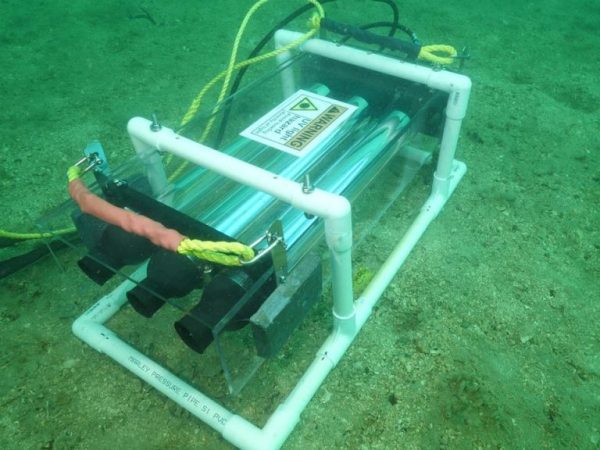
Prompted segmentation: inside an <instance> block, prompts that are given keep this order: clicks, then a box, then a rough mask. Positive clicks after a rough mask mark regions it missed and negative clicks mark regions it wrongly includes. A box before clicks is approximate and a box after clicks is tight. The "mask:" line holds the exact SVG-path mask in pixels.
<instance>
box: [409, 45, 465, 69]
mask: <svg viewBox="0 0 600 450" xmlns="http://www.w3.org/2000/svg"><path fill="white" fill-rule="evenodd" d="M436 53H441V54H442V55H446V56H440V55H436ZM456 55H457V52H456V49H455V48H454V47H452V46H451V45H441V44H438V45H424V46H423V47H421V51H420V52H419V56H418V58H419V59H422V60H424V61H429V62H431V63H434V64H441V65H444V66H446V65H449V64H452V63H453V62H454V61H455V59H454V58H455V56H456Z"/></svg>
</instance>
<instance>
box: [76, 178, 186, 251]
mask: <svg viewBox="0 0 600 450" xmlns="http://www.w3.org/2000/svg"><path fill="white" fill-rule="evenodd" d="M69 194H71V198H72V199H73V200H75V202H76V203H77V204H78V205H79V208H80V209H81V211H82V212H84V213H87V214H90V215H92V216H94V217H97V218H98V219H100V220H103V221H105V222H107V223H110V224H112V225H115V226H117V227H120V228H122V229H123V230H125V231H129V232H130V233H134V234H137V235H138V236H143V237H145V238H147V239H148V240H150V242H152V243H153V244H155V245H158V246H159V247H162V248H166V249H167V250H171V251H174V252H176V251H177V247H178V246H179V243H180V242H181V241H182V240H183V239H185V236H183V235H182V234H180V233H179V232H178V231H176V230H173V229H171V228H167V227H165V226H164V225H163V224H161V223H159V222H156V221H154V220H152V219H149V218H148V217H145V216H142V215H140V214H137V213H134V212H132V211H128V210H126V209H123V208H119V207H118V206H115V205H113V204H111V203H109V202H107V201H106V200H104V199H102V198H100V197H98V196H97V195H96V194H94V193H92V192H91V191H90V190H89V189H88V188H87V187H86V185H85V184H84V183H83V181H81V180H80V179H79V178H78V179H75V180H73V181H71V182H70V183H69Z"/></svg>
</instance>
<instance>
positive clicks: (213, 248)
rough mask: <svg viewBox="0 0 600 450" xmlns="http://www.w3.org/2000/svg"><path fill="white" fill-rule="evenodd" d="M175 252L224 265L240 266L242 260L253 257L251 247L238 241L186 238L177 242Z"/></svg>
mask: <svg viewBox="0 0 600 450" xmlns="http://www.w3.org/2000/svg"><path fill="white" fill-rule="evenodd" d="M177 253H181V254H182V255H190V256H193V257H195V258H198V259H203V260H205V261H209V262H213V263H217V264H221V265H224V266H241V265H242V262H243V261H250V260H251V259H252V258H254V250H253V249H252V247H249V246H247V245H244V244H242V243H240V242H222V241H217V242H210V241H199V240H197V239H187V238H186V239H184V240H182V241H181V242H180V243H179V247H177Z"/></svg>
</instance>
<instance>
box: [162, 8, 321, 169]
mask: <svg viewBox="0 0 600 450" xmlns="http://www.w3.org/2000/svg"><path fill="white" fill-rule="evenodd" d="M267 1H268V0H262V1H259V2H257V3H256V4H255V5H254V7H253V8H251V10H250V11H248V14H246V17H245V18H244V22H242V26H241V27H240V30H242V27H245V26H246V24H247V21H246V19H247V18H248V19H249V17H250V15H251V14H250V13H251V12H252V13H254V11H256V9H258V7H260V6H262V5H263V4H264V3H266V2H267ZM308 3H311V4H313V5H314V6H315V8H316V9H317V14H315V15H313V16H312V17H311V19H310V22H309V24H310V27H311V30H309V31H307V32H306V33H304V34H303V35H302V36H300V37H299V38H298V39H296V40H294V41H292V42H290V43H289V44H287V45H284V46H283V47H280V48H278V49H275V50H271V51H270V52H267V53H264V54H262V55H258V56H255V57H254V58H250V59H246V60H244V61H240V62H238V63H235V56H233V54H234V53H236V54H237V46H239V40H238V37H239V38H241V34H240V33H239V32H238V35H237V36H236V42H235V43H234V48H233V51H232V56H233V57H232V58H230V66H229V67H228V68H227V69H225V70H224V71H223V72H221V73H219V74H217V75H216V76H215V77H214V78H213V79H212V80H210V81H209V82H208V83H207V84H206V85H205V86H204V87H203V88H202V90H201V91H200V92H199V93H198V95H197V96H196V98H194V100H193V101H192V103H191V105H190V107H189V108H188V110H187V112H186V113H185V115H184V116H183V118H182V119H181V123H180V127H183V126H185V125H187V124H188V123H189V122H190V121H191V120H192V119H193V118H194V116H195V115H196V113H197V112H198V109H200V105H201V103H202V100H203V99H204V96H205V95H206V93H207V92H208V91H209V90H210V89H211V88H212V87H213V86H214V85H215V84H217V83H218V82H219V81H220V80H221V79H223V78H225V81H224V82H223V88H222V89H221V93H220V95H219V100H218V102H217V105H216V106H215V108H214V109H213V111H212V117H211V118H210V119H209V121H208V123H207V125H206V127H205V128H204V131H203V133H202V136H201V137H200V139H199V141H200V142H203V141H205V140H206V138H207V136H208V134H209V133H210V131H211V129H212V126H213V124H214V121H215V117H214V113H216V112H217V111H218V110H219V107H220V102H221V101H222V100H223V98H224V97H225V94H226V92H227V89H228V87H229V86H228V84H229V81H230V78H231V74H232V73H233V72H234V71H236V70H239V69H241V68H243V67H246V66H250V65H252V64H256V63H259V62H262V61H265V60H267V59H270V58H274V57H275V56H277V55H279V54H281V53H284V52H287V51H289V50H291V49H293V48H295V47H298V46H299V45H302V44H303V43H304V42H306V41H307V40H309V39H310V38H312V37H313V36H315V35H316V34H317V33H318V31H319V27H320V22H321V19H322V18H323V17H325V11H324V10H323V7H322V6H321V4H320V3H319V2H318V1H317V0H308ZM255 7H256V8H255ZM232 62H233V63H234V64H233V65H231V63H232ZM185 167H187V162H185V161H184V162H183V163H181V165H180V166H179V167H178V168H177V169H176V170H175V171H174V172H173V173H172V174H171V175H170V176H169V180H170V181H172V180H174V179H175V178H177V177H178V176H179V175H181V172H183V170H184V169H185Z"/></svg>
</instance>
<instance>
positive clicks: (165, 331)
mask: <svg viewBox="0 0 600 450" xmlns="http://www.w3.org/2000/svg"><path fill="white" fill-rule="evenodd" d="M292 69H293V71H294V79H295V81H296V88H298V89H304V90H307V91H310V92H316V93H319V94H320V95H325V96H329V97H331V98H335V99H336V100H339V101H342V102H346V103H348V104H351V105H353V106H355V107H356V110H355V112H354V113H353V114H352V116H350V117H349V118H348V119H347V120H346V121H345V122H344V123H343V124H342V125H341V126H340V127H338V128H337V129H336V131H335V132H334V133H333V134H332V135H331V136H330V137H329V138H327V139H325V140H324V141H323V142H322V143H321V144H320V145H319V146H318V147H316V148H315V149H314V150H313V151H312V152H311V153H309V154H308V155H306V156H304V157H301V158H298V157H296V156H293V155H291V154H289V153H285V152H282V151H280V150H277V149H274V148H271V147H269V146H267V145H264V144H261V143H259V142H255V141H253V140H249V139H247V138H245V137H242V136H240V134H239V133H240V132H241V131H242V130H244V129H245V128H246V127H248V126H249V125H250V124H252V123H254V122H255V121H256V120H258V119H259V118H260V117H262V116H263V114H265V113H266V112H268V111H270V110H271V109H272V108H273V107H275V106H276V105H277V104H278V103H280V102H281V101H282V100H285V95H284V93H283V88H282V83H281V77H280V75H281V72H282V71H284V70H292ZM445 100H446V97H444V95H440V94H438V93H435V92H433V91H430V90H428V89H426V88H423V87H421V86H418V85H415V84H414V83H408V82H404V81H401V80H396V79H393V78H392V77H387V76H383V75H378V74H372V73H369V72H368V71H366V70H365V69H356V68H353V67H350V66H348V65H344V64H341V63H332V62H330V61H326V60H323V59H321V58H317V57H313V56H304V57H297V58H294V59H293V60H292V61H291V62H290V64H289V66H286V67H284V68H282V67H280V68H278V69H277V70H275V71H273V72H272V73H271V74H269V75H268V76H266V77H263V78H261V79H259V80H257V81H255V82H253V83H251V84H249V85H248V86H247V87H245V88H244V89H241V90H240V91H238V92H237V93H235V95H233V96H232V97H230V98H228V99H226V100H225V101H224V102H223V103H222V104H221V105H219V106H218V107H217V108H215V109H212V108H209V109H208V110H206V111H204V112H201V114H199V116H198V117H197V118H196V119H194V120H193V121H192V122H190V123H189V124H188V125H187V126H186V127H185V128H183V129H181V130H178V131H179V132H180V133H181V135H182V136H185V137H188V138H190V139H194V140H198V139H200V138H201V137H202V142H203V143H204V144H206V145H209V146H211V147H213V148H216V149H218V150H220V151H222V152H224V153H227V154H229V155H231V156H233V157H235V158H238V159H241V160H243V161H246V162H248V163H250V164H253V165H255V166H258V167H261V168H264V169H266V170H269V171H271V172H273V173H275V174H277V175H278V176H282V177H285V178H288V179H292V180H296V181H301V180H302V179H303V177H304V175H305V174H307V173H310V177H311V180H312V182H313V183H314V185H316V186H317V187H319V188H321V189H324V190H327V191H330V192H334V193H338V194H341V195H344V196H346V197H347V198H349V199H350V200H351V202H352V204H353V209H354V211H355V213H354V217H353V220H354V223H355V234H354V235H355V242H358V241H360V239H361V238H362V237H364V236H365V235H366V234H367V230H372V229H373V227H374V225H375V224H376V223H377V222H378V220H379V219H380V218H381V217H382V216H383V214H384V213H385V211H386V210H387V208H388V207H390V206H391V205H392V204H393V203H394V201H396V199H397V198H398V197H399V196H400V194H401V193H402V192H403V191H404V190H405V189H406V187H407V186H408V185H409V183H410V181H411V180H412V179H413V178H414V176H415V174H416V173H417V172H418V171H419V170H420V169H421V167H422V166H423V165H425V164H427V163H428V162H430V161H431V159H432V154H433V153H434V152H435V148H436V145H437V139H436V137H437V135H438V134H439V131H440V126H441V119H440V117H442V116H443V111H442V109H443V104H444V102H445ZM440 105H442V106H440ZM106 150H107V152H108V153H109V154H110V149H106ZM109 163H110V161H109ZM157 174H158V175H160V176H158V178H157ZM99 179H100V181H101V183H100V184H98V183H93V182H92V180H93V177H92V176H91V175H86V178H85V180H86V182H87V183H88V185H89V186H90V188H91V189H92V190H93V191H94V192H95V193H96V194H97V195H99V196H102V197H103V198H105V199H106V200H108V201H110V202H111V203H113V204H115V205H117V206H120V207H123V208H127V209H129V210H132V211H135V212H138V213H140V214H142V215H145V216H147V217H150V218H152V219H154V220H156V221H158V222H160V223H162V224H163V225H165V226H167V227H170V228H175V229H177V230H178V231H180V232H181V233H182V234H184V235H185V236H188V237H190V238H194V239H200V240H210V241H215V240H235V241H240V242H243V243H246V244H249V243H251V242H253V241H255V240H257V239H258V238H260V237H261V236H263V235H264V233H265V232H266V230H267V229H268V228H269V227H270V226H271V224H272V223H273V222H275V221H280V222H281V224H282V227H283V233H284V239H285V242H286V245H287V259H288V266H289V269H290V270H295V269H296V268H297V266H298V265H299V262H300V261H302V260H303V258H304V257H305V256H306V255H307V254H308V253H309V252H310V251H311V250H312V249H314V248H315V247H319V246H320V248H321V249H322V250H323V251H324V246H323V238H322V231H323V226H322V225H323V224H322V221H321V220H320V219H319V218H315V217H310V216H307V215H305V214H304V213H303V212H302V211H299V210H297V209H295V208H292V207H290V206H289V205H287V204H285V203H283V202H281V201H279V200H277V199H275V198H273V197H272V196H270V195H268V194H264V193H262V192H258V191H256V190H255V189H253V188H250V187H246V186H242V185H240V184H239V183H237V182H234V181H231V180H228V179H226V178H224V177H222V176H221V175H219V174H216V173H214V172H211V171H208V170H206V169H204V168H202V167H196V166H193V165H192V164H189V163H187V162H185V161H182V160H180V159H178V158H177V157H172V156H171V155H169V154H167V153H162V152H158V151H150V152H149V153H148V154H147V156H145V157H144V158H142V159H140V158H139V157H138V156H134V157H132V158H131V159H130V160H129V161H127V162H125V163H124V164H122V165H120V166H119V167H111V168H110V172H107V173H104V174H103V175H102V176H100V177H99ZM157 179H159V180H162V181H161V182H159V183H157V182H156V180H157ZM357 211H358V215H357ZM36 229H37V230H38V231H41V232H44V233H47V236H48V237H47V238H48V240H51V241H60V242H61V243H62V244H63V245H67V246H69V247H71V248H72V249H73V250H74V251H75V252H76V253H77V254H78V259H79V262H78V264H79V266H80V267H81V268H82V270H84V272H86V274H87V275H88V276H89V277H90V278H91V279H92V280H93V281H95V282H96V283H98V284H106V285H107V286H113V285H114V284H115V283H116V282H117V281H116V280H123V279H129V280H132V281H133V282H134V287H133V288H132V289H131V290H130V291H129V292H128V293H127V299H128V302H129V305H130V306H131V307H132V308H128V309H127V310H126V311H125V312H124V315H125V317H126V319H123V318H121V317H115V318H114V319H112V320H111V322H110V323H109V326H111V327H112V326H113V325H114V326H115V327H117V331H118V332H119V333H120V334H122V335H124V337H126V338H127V339H128V340H129V341H130V342H131V343H132V344H133V345H137V346H139V347H141V348H142V349H143V350H145V351H147V352H148V353H149V356H151V357H153V358H155V359H156V360H157V361H159V362H161V363H163V364H164V365H165V366H166V367H168V368H170V369H171V370H172V371H174V372H175V373H178V372H179V371H183V374H184V376H185V377H186V378H194V379H196V378H198V379H200V380H201V383H200V384H201V385H202V386H203V388H204V389H205V390H206V391H207V392H213V393H216V395H217V396H219V395H221V394H223V392H226V393H237V392H239V391H240V390H241V389H242V387H243V386H244V385H245V384H246V383H247V381H248V380H249V379H250V377H251V376H252V374H253V373H255V371H256V370H257V369H258V368H259V366H260V364H261V363H262V362H263V361H264V360H265V357H264V355H262V356H261V355H260V352H259V351H258V350H257V346H258V344H257V342H256V336H255V335H254V334H253V331H252V327H251V326H249V322H250V319H251V317H252V316H253V315H254V314H255V313H256V312H257V311H258V310H259V309H260V308H261V307H262V305H263V304H264V302H265V301H266V300H267V299H268V298H269V295H270V294H271V293H272V292H273V291H274V290H275V288H276V286H277V282H276V280H275V275H274V269H273V267H272V263H271V261H270V259H269V258H265V259H264V260H261V261H260V262H259V263H257V264H256V265H253V266H251V267H242V268H240V267H223V266H220V265H217V264H210V263H206V262H204V261H202V260H195V259H190V258H188V257H186V256H183V255H179V254H176V253H174V252H170V251H168V250H164V249H161V248H158V247H157V246H155V245H152V244H150V243H149V242H148V241H147V240H146V239H145V238H140V237H139V236H135V235H132V234H131V233H127V232H124V231H123V230H120V229H119V228H118V227H116V226H114V225H110V224H106V223H104V222H102V221H99V220H98V219H95V218H93V217H91V216H88V215H85V214H82V213H81V212H80V211H79V209H78V208H77V207H76V205H75V204H74V203H73V202H72V201H67V202H65V203H64V204H63V205H60V206H59V207H58V208H55V209H54V210H52V211H50V212H49V213H48V214H46V215H45V216H44V217H42V218H40V219H39V220H38V221H37V223H36ZM56 230H70V231H69V232H66V233H56ZM113 275H117V276H116V277H113ZM165 305H166V307H165ZM296 325H297V324H296ZM296 325H295V326H296ZM322 327H323V328H324V329H329V327H330V320H327V321H324V323H323V324H322ZM216 364H218V366H219V367H220V369H219V370H216V369H215V365H216ZM221 376H223V378H224V380H225V383H224V384H222V382H221V384H219V383H218V382H217V381H216V380H217V379H219V380H220V379H221ZM194 381H195V380H194ZM223 386H225V389H224V390H223Z"/></svg>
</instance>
